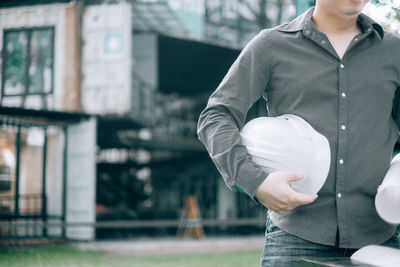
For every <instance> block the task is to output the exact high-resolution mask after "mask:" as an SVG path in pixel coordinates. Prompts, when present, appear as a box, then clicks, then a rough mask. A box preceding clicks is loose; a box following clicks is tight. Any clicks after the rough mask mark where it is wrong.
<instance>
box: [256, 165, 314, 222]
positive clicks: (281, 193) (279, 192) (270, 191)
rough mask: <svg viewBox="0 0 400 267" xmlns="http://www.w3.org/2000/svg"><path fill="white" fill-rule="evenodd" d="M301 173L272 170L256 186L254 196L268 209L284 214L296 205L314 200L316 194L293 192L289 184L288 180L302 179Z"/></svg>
mask: <svg viewBox="0 0 400 267" xmlns="http://www.w3.org/2000/svg"><path fill="white" fill-rule="evenodd" d="M303 178H304V176H303V174H300V173H290V172H280V171H279V172H273V173H270V174H269V175H268V177H267V179H265V180H264V182H262V184H261V185H260V186H259V187H258V189H257V191H256V194H255V197H256V198H257V199H258V201H259V202H260V203H261V204H263V205H264V206H265V207H267V208H268V209H269V210H272V211H275V212H277V213H280V214H286V213H287V212H288V211H290V210H293V209H295V208H296V207H298V206H301V205H306V204H310V203H312V202H314V200H315V199H317V197H318V196H317V195H314V196H308V195H304V194H300V193H297V192H295V191H294V190H293V189H292V188H291V187H290V185H289V182H295V181H299V180H301V179H303Z"/></svg>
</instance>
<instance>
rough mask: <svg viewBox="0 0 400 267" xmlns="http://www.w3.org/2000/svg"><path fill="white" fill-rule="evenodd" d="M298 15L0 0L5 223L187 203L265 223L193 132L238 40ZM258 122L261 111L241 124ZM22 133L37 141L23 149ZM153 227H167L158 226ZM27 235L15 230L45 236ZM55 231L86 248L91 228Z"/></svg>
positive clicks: (206, 6) (255, 1) (286, 7)
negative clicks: (191, 199) (26, 207)
mask: <svg viewBox="0 0 400 267" xmlns="http://www.w3.org/2000/svg"><path fill="white" fill-rule="evenodd" d="M296 5H297V10H300V9H306V7H308V5H309V4H308V2H307V1H297V2H293V1H290V0H287V1H278V0H269V1H259V0H247V1H245V0H235V1H222V0H185V1H183V0H168V1H166V0H164V1H161V0H160V1H128V0H126V1H112V0H104V1H99V0H88V1H68V0H64V1H62V0H59V1H50V0H37V1H34V0H14V1H2V2H0V45H1V48H2V49H1V50H2V56H1V59H2V60H1V62H2V65H1V96H0V101H1V106H2V107H4V109H3V110H2V111H1V112H0V113H1V117H0V119H1V121H2V122H3V125H4V127H3V128H2V130H1V132H0V151H2V154H1V155H2V156H1V155H0V164H3V165H2V166H5V167H4V168H3V167H1V166H0V171H2V172H3V174H0V177H1V180H0V208H1V209H0V219H2V218H3V219H6V218H8V219H9V220H11V219H12V220H14V221H18V220H19V221H21V219H25V221H27V220H28V219H29V220H33V221H32V222H36V221H37V220H42V221H43V218H46V221H48V220H49V219H50V218H53V219H54V220H58V221H63V222H94V220H95V218H94V215H95V216H96V220H97V221H112V220H135V221H140V220H158V221H159V220H164V219H165V220H166V219H171V220H177V221H178V220H179V219H180V216H181V212H182V209H183V198H184V197H185V196H187V195H192V196H195V197H196V199H197V201H198V203H199V208H200V213H201V216H202V218H205V219H207V218H208V219H216V220H224V219H232V220H235V219H237V220H238V219H240V218H261V219H262V218H263V217H264V211H263V209H261V207H260V206H256V205H255V204H254V203H252V202H251V201H250V200H249V199H248V198H247V197H246V196H244V195H240V194H234V193H231V192H229V191H228V189H227V188H226V187H225V185H224V184H223V183H224V182H223V180H222V179H221V178H220V177H219V174H218V172H217V171H216V169H215V167H214V166H213V164H212V162H211V160H210V159H209V157H208V154H207V153H206V151H205V149H204V148H203V146H202V145H201V144H200V143H199V141H198V140H197V136H196V123H197V117H198V115H199V113H200V112H201V110H202V109H203V108H204V107H205V104H206V101H207V98H208V96H209V95H210V94H211V92H212V91H213V90H214V89H215V88H216V86H217V85H218V84H219V82H220V81H221V80H222V78H223V77H224V75H225V73H226V72H227V70H228V68H229V66H230V65H231V64H232V63H233V61H234V60H235V58H236V57H237V56H238V54H239V52H240V50H241V48H242V47H243V46H244V44H245V43H246V42H247V41H248V40H250V39H251V38H252V37H253V36H254V35H255V34H257V33H258V32H259V31H260V30H261V29H262V28H265V27H271V26H274V25H277V24H279V23H282V22H284V21H287V20H290V19H291V18H293V17H294V16H295V15H296ZM6 107H10V108H6ZM35 111H43V112H44V113H40V114H38V113H35ZM265 112H266V111H265V103H262V101H260V102H258V103H257V104H256V105H255V106H254V107H253V108H252V109H251V110H250V112H249V118H252V117H254V116H259V115H261V114H265ZM15 113H18V116H17V115H15ZM85 114H90V116H87V115H85ZM36 116H39V117H40V116H41V118H42V123H41V124H40V125H39V126H40V127H39V128H38V127H37V125H36V124H35V117H36ZM10 118H11V120H10ZM26 118H31V119H30V120H29V119H28V120H27V119H26ZM49 118H51V119H49ZM65 118H73V119H71V120H69V119H68V120H67V121H65ZM54 125H56V127H53V126H54ZM60 125H61V126H60ZM52 128H54V129H56V130H51V129H52ZM18 135H19V136H20V137H19V138H16V137H15V136H18ZM29 136H31V139H32V140H35V141H32V142H33V143H32V142H31V143H30V142H29V141H26V142H25V141H24V140H25V139H26V140H29ZM32 136H33V137H32ZM53 139H54V140H53ZM17 140H20V141H18V142H20V143H19V144H20V146H18V145H17V144H18V142H17ZM53 143H54V144H53ZM21 144H23V145H21ZM65 148H67V149H65ZM38 151H41V152H38ZM65 151H66V152H65ZM63 153H65V155H64V154H63ZM17 155H18V156H17ZM44 155H47V156H44ZM15 159H18V161H19V164H16V163H15ZM63 162H64V163H63ZM38 166H41V167H40V168H38ZM34 173H36V174H35V175H34ZM40 173H41V175H39V174H40ZM43 173H46V175H45V176H43ZM63 173H64V174H63ZM24 175H25V176H24ZM31 176H35V177H40V176H41V177H42V178H32V177H31ZM43 177H45V179H44V178H43ZM22 188H24V190H22ZM35 188H36V189H35ZM30 192H33V193H35V194H39V195H40V201H39V202H40V205H39V206H40V208H38V209H37V210H36V211H35V212H33V213H32V214H31V215H32V216H33V215H35V214H36V215H37V216H36V217H34V216H33V217H32V216H31V217H30V218H23V217H21V214H20V212H19V211H20V210H22V204H21V205H20V203H22V200H23V199H24V198H26V197H27V195H28V194H30ZM60 192H64V193H63V194H60ZM5 199H9V200H8V202H7V201H5ZM3 200H4V201H3ZM50 200H51V201H50ZM16 203H17V204H18V205H16ZM82 203H83V204H82ZM32 205H33V204H32ZM15 207H16V208H15ZM19 209H20V210H19ZM44 213H45V214H44ZM11 215H12V216H11ZM39 215H40V216H39ZM7 216H8V217H7ZM151 227H153V228H154V229H158V230H157V231H158V232H163V231H164V230H162V228H163V224H162V221H161V222H159V223H158V224H153V225H152V226H151ZM35 229H36V228H34V227H33V228H29V229H28V230H26V231H25V232H24V231H22V232H21V231H20V232H18V231H17V232H15V231H14V232H12V233H11V234H13V235H16V236H20V235H22V236H30V235H31V232H33V235H42V236H43V235H50V234H49V232H50V231H43V230H38V231H36V230H35ZM35 231H36V232H35ZM165 231H166V230H165ZM174 231H176V229H175V230H174ZM166 232H167V231H166ZM9 233H10V232H9V231H8V232H7V231H5V230H4V231H3V234H9ZM51 233H52V234H53V235H55V236H59V235H65V236H67V237H70V238H81V239H92V238H94V232H93V228H91V227H86V228H85V227H83V228H82V227H81V228H77V227H75V228H67V231H66V232H63V231H62V228H60V227H59V228H54V229H53V232H51ZM140 233H143V232H142V231H134V232H132V234H140ZM147 233H155V231H154V230H148V232H147ZM118 234H121V232H118V231H115V230H107V231H106V230H101V229H100V230H99V231H97V236H98V237H106V236H110V235H118ZM123 235H125V236H126V233H125V232H123Z"/></svg>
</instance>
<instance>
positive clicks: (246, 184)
mask: <svg viewBox="0 0 400 267" xmlns="http://www.w3.org/2000/svg"><path fill="white" fill-rule="evenodd" d="M264 174H266V175H260V176H258V177H255V178H253V179H248V178H247V179H246V178H239V177H237V178H236V185H237V187H238V188H239V189H242V190H239V191H244V192H245V193H246V194H247V195H248V196H249V197H250V198H251V200H253V201H254V202H255V203H257V204H258V203H260V202H259V201H258V200H257V198H256V197H255V194H256V191H257V189H258V187H260V185H261V184H262V183H263V182H264V181H265V179H267V177H268V175H269V174H268V173H264Z"/></svg>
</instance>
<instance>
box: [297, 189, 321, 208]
mask: <svg viewBox="0 0 400 267" xmlns="http://www.w3.org/2000/svg"><path fill="white" fill-rule="evenodd" d="M317 197H318V195H313V196H309V195H305V194H300V193H297V192H295V195H294V198H295V199H296V201H295V203H297V204H299V205H306V204H310V203H312V202H314V201H315V200H316V199H317Z"/></svg>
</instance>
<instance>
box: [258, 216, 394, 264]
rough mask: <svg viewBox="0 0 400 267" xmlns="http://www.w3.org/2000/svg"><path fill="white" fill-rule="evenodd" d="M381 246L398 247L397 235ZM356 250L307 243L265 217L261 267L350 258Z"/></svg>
mask: <svg viewBox="0 0 400 267" xmlns="http://www.w3.org/2000/svg"><path fill="white" fill-rule="evenodd" d="M383 245H385V246H390V247H396V248H398V247H399V239H398V236H397V234H396V235H394V236H393V237H392V238H391V239H389V240H388V241H386V242H385V243H384V244H383ZM356 251H357V249H344V248H339V247H336V246H326V245H320V244H316V243H313V242H309V241H307V240H304V239H302V238H299V237H296V236H294V235H292V234H289V233H286V232H284V231H282V230H281V229H279V228H278V227H277V226H276V225H275V224H274V223H273V222H272V221H271V220H270V219H269V217H267V225H266V233H265V245H264V250H263V253H262V257H261V266H262V267H266V266H269V267H291V266H299V264H300V263H299V262H300V259H302V258H332V257H335V258H338V257H350V256H351V255H352V254H353V253H354V252H356Z"/></svg>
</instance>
